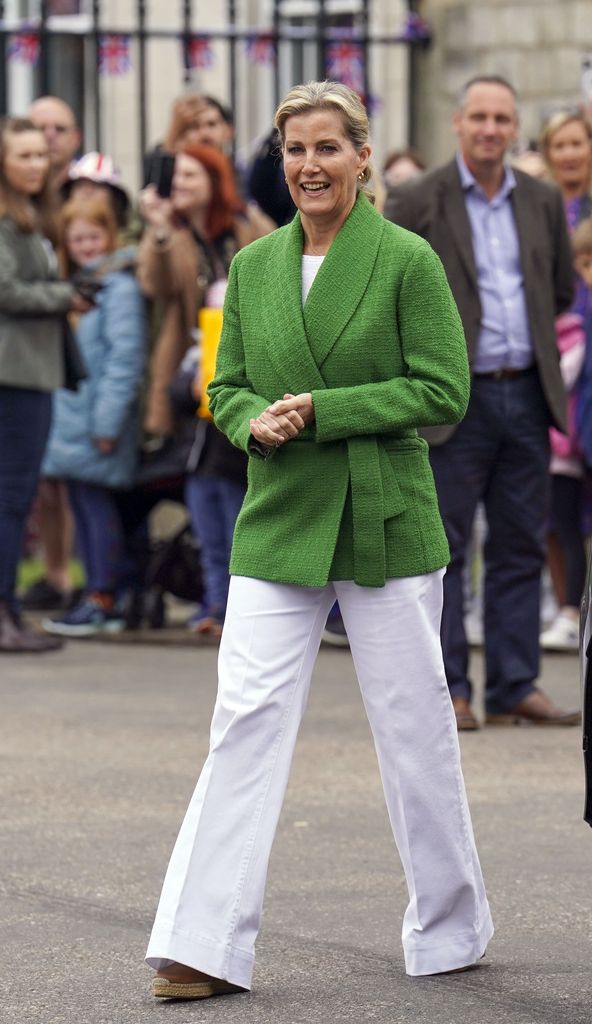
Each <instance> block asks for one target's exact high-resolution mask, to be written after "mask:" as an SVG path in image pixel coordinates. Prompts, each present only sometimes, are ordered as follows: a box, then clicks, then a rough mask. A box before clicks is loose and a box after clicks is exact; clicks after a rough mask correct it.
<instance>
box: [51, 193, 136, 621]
mask: <svg viewBox="0 0 592 1024" xmlns="http://www.w3.org/2000/svg"><path fill="white" fill-rule="evenodd" d="M62 230H63V239H64V248H65V252H66V253H67V256H68V259H69V262H70V267H71V268H72V267H73V268H74V269H75V271H76V277H77V280H78V281H80V280H81V279H82V281H83V282H84V281H85V280H86V281H87V283H89V282H90V283H89V288H90V290H91V293H92V292H93V287H92V286H93V285H94V289H96V291H95V292H94V294H95V300H94V301H95V305H94V307H93V308H92V309H91V310H90V312H88V313H85V314H83V315H82V316H80V317H79V318H78V322H77V324H76V325H75V326H76V335H77V340H78V345H79V347H80V350H81V354H82V357H83V360H84V363H85V365H86V369H87V371H88V377H87V379H86V380H84V381H83V383H82V384H81V386H80V387H79V389H78V391H77V392H75V393H73V392H69V391H59V392H57V394H56V396H55V400H54V411H53V423H52V429H51V434H50V438H49V442H48V447H47V451H46V455H45V462H44V465H43V474H44V476H55V477H57V478H62V479H65V480H66V482H67V485H68V495H69V500H70V504H71V507H72V512H73V515H74V521H75V525H76V539H77V546H78V550H79V554H80V557H81V559H82V562H83V565H84V569H85V573H86V589H85V594H84V597H83V598H82V600H81V601H80V603H79V604H77V605H76V606H75V607H74V608H72V609H70V610H69V611H67V612H65V613H62V614H61V615H60V616H58V617H57V618H55V619H49V620H46V621H45V622H44V623H43V625H44V627H45V629H47V630H48V631H49V632H51V633H57V634H59V635H63V636H87V635H92V634H94V633H97V632H99V631H102V630H108V631H115V630H119V629H122V628H123V622H122V620H121V619H120V618H118V617H117V615H116V614H115V612H114V597H115V592H116V590H117V588H118V584H119V583H120V581H121V573H122V567H123V565H124V560H125V551H124V539H123V532H122V527H121V521H120V517H119V512H118V509H117V504H116V500H115V494H114V492H115V491H116V490H118V489H121V488H128V487H131V485H132V484H133V481H134V476H135V472H136V459H137V452H138V435H139V416H138V397H139V392H140V387H141V384H142V379H143V370H144V365H145V356H146V337H147V332H146V318H145V308H144V299H143V297H142V294H141V292H140V289H139V286H138V284H137V282H136V279H135V276H134V263H135V259H134V256H135V254H134V251H133V250H130V249H120V250H116V248H115V247H116V236H117V224H116V222H115V218H114V215H113V212H112V210H111V208H110V207H109V206H108V205H107V204H106V203H105V201H104V200H96V199H95V200H76V199H73V200H72V201H71V202H69V203H67V204H66V206H65V207H64V210H63V214H62Z"/></svg>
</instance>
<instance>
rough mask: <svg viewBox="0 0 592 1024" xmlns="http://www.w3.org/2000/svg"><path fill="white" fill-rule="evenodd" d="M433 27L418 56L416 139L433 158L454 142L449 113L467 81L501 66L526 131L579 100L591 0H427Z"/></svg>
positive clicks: (533, 132) (535, 130) (425, 10)
mask: <svg viewBox="0 0 592 1024" xmlns="http://www.w3.org/2000/svg"><path fill="white" fill-rule="evenodd" d="M421 13H422V15H423V16H424V17H425V18H427V20H428V21H429V22H430V24H431V26H432V28H433V30H434V39H433V43H432V45H431V46H430V48H429V49H427V50H425V51H423V52H422V53H421V54H419V56H418V76H417V77H418V96H417V111H418V124H417V143H418V148H419V149H420V150H422V152H423V153H424V154H425V156H426V157H427V158H428V160H429V162H430V163H431V164H434V163H439V162H441V161H442V160H444V159H446V158H447V157H448V156H449V155H450V154H451V153H452V151H453V149H454V139H453V136H452V133H451V130H450V118H451V115H452V111H453V109H454V101H455V97H456V95H457V93H458V91H459V89H460V87H461V86H462V85H463V83H464V82H465V81H466V80H467V79H468V78H471V77H472V76H473V75H477V74H481V73H484V74H500V75H503V76H504V77H506V78H508V79H509V80H510V81H511V82H512V84H513V85H514V86H515V88H516V89H517V91H518V94H519V108H520V115H521V123H522V135H523V137H524V138H536V137H538V135H539V133H540V130H541V126H542V124H543V122H544V120H545V117H546V116H548V114H549V113H550V112H552V111H554V110H557V109H562V108H563V107H565V106H573V105H575V104H577V103H578V102H579V100H580V74H581V63H582V57H583V56H584V55H585V54H587V53H592V0H423V3H422V4H421Z"/></svg>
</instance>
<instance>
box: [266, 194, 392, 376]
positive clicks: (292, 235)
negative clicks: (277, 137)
mask: <svg viewBox="0 0 592 1024" xmlns="http://www.w3.org/2000/svg"><path fill="white" fill-rule="evenodd" d="M384 227H385V222H384V220H383V218H382V217H381V216H380V214H379V213H377V212H376V210H375V209H374V208H373V207H372V205H371V204H370V203H369V201H368V200H367V199H366V197H365V196H360V197H359V198H358V200H357V202H356V203H355V205H354V207H353V209H352V211H351V213H350V215H349V217H348V218H347V220H346V222H345V224H344V225H343V227H342V228H341V230H340V231H339V234H338V235H337V237H336V238H335V240H334V241H333V244H332V245H331V248H330V249H329V252H328V253H327V255H326V256H325V259H324V260H323V263H322V264H321V267H320V269H319V271H318V273H317V276H316V278H315V280H314V283H313V285H312V288H311V290H310V292H309V295H308V298H307V301H306V304H305V306H304V310H303V309H302V246H303V233H302V224H301V222H300V215H299V214H298V213H297V214H296V216H295V218H294V220H293V221H292V223H291V224H290V225H289V226H288V228H287V229H286V231H285V232H282V234H281V235H279V236H278V240H277V244H276V246H275V247H274V250H273V253H272V255H271V263H272V265H271V267H270V270H269V276H268V283H269V287H268V288H267V289H266V293H267V304H268V309H269V312H270V314H271V315H269V316H266V317H265V318H264V324H265V325H266V326H265V333H266V342H267V346H268V350H269V358H270V360H271V361H272V363H273V365H274V367H275V369H276V370H277V372H278V374H279V375H280V378H281V379H282V380H283V381H285V388H286V390H287V391H290V392H292V393H293V394H299V393H301V392H303V391H311V390H313V389H320V388H324V387H326V386H327V382H326V381H325V379H324V377H323V374H322V366H323V363H324V362H325V360H326V358H327V356H328V355H329V353H330V351H331V349H332V348H333V346H334V345H335V343H336V341H337V340H338V338H339V336H340V335H341V333H342V332H343V330H344V328H345V327H346V325H347V324H348V322H349V321H350V319H351V317H352V316H353V314H354V313H355V310H356V309H357V307H358V305H359V303H360V300H361V298H362V296H363V294H364V292H365V291H366V288H367V286H368V282H369V280H370V277H371V274H372V271H373V268H374V264H375V262H376V257H377V254H378V249H379V246H380V240H381V238H382V233H383V231H384Z"/></svg>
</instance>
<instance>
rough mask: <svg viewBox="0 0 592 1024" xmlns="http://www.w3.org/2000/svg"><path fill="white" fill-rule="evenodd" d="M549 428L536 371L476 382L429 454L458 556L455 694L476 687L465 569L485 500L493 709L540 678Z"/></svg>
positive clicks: (448, 623) (445, 624) (449, 665)
mask: <svg viewBox="0 0 592 1024" xmlns="http://www.w3.org/2000/svg"><path fill="white" fill-rule="evenodd" d="M548 428H549V418H548V409H547V404H546V401H545V398H544V395H543V392H542V389H541V386H540V382H539V378H538V374H537V373H536V371H533V372H531V373H527V374H524V375H522V376H519V377H515V378H512V379H504V380H496V379H493V378H483V377H482V378H479V377H476V378H475V379H474V381H473V388H472V395H471V400H470V404H469V409H468V412H467V415H466V417H465V419H464V420H463V422H462V423H461V424H460V426H459V427H458V428H457V430H456V431H455V433H454V434H453V436H452V437H451V438H450V440H449V441H447V442H446V443H445V444H443V445H440V446H434V447H432V449H431V452H430V457H431V463H432V468H433V471H434V477H435V481H436V487H437V490H438V498H439V502H440V511H441V514H442V518H443V520H444V526H445V529H446V533H447V536H448V542H449V545H450V553H451V562H450V565H449V567H448V570H447V573H446V576H445V577H444V609H443V614H442V631H441V635H442V648H443V652H444V664H445V667H446V676H447V679H448V685H449V687H450V692H451V694H452V696H462V697H466V698H470V696H471V690H472V686H471V681H470V677H469V650H468V644H467V638H466V635H465V628H464V589H463V570H464V566H465V560H466V556H467V551H468V549H469V544H470V538H471V531H472V527H473V520H474V517H475V510H476V508H477V504H478V503H479V502H480V501H482V502H483V504H484V507H485V513H486V517H487V535H486V540H485V546H484V570H485V585H484V631H485V662H486V689H485V703H486V710H487V711H489V712H492V713H501V712H504V711H507V710H508V709H510V708H512V707H513V706H514V705H515V704H517V703H518V702H519V701H521V700H522V699H523V698H524V697H525V696H526V695H527V694H528V693H530V692H531V691H532V689H533V686H534V682H535V680H536V678H537V676H538V672H539V618H540V580H541V570H542V567H543V564H544V560H545V528H546V521H547V513H548V493H549V472H548V468H549V430H548Z"/></svg>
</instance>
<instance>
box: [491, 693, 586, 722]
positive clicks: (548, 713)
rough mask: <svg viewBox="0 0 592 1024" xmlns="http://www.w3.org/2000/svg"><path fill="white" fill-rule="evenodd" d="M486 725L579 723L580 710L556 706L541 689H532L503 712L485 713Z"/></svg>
mask: <svg viewBox="0 0 592 1024" xmlns="http://www.w3.org/2000/svg"><path fill="white" fill-rule="evenodd" d="M485 721H486V723H487V724H488V725H521V724H523V723H529V724H530V725H580V724H581V722H582V712H581V711H579V710H578V711H563V709H562V708H557V707H555V705H554V704H553V702H552V701H551V700H550V699H549V697H547V694H546V693H543V691H542V690H538V689H534V690H533V691H532V693H529V694H527V696H526V697H525V698H524V700H521V701H520V703H519V704H516V705H515V706H514V707H513V708H511V709H510V711H506V712H505V713H503V714H491V713H489V714H487V715H486V716H485Z"/></svg>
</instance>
